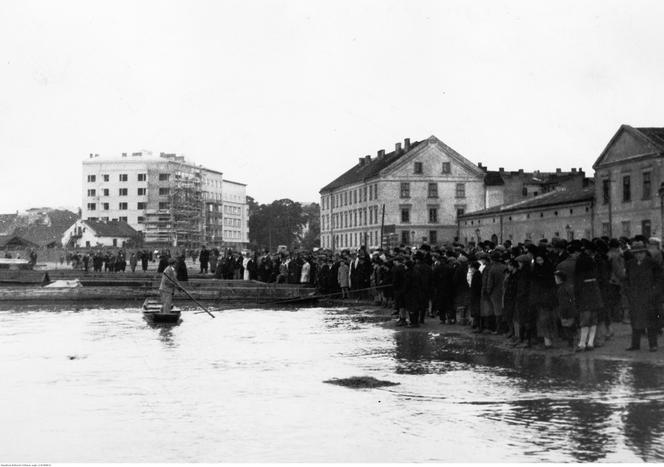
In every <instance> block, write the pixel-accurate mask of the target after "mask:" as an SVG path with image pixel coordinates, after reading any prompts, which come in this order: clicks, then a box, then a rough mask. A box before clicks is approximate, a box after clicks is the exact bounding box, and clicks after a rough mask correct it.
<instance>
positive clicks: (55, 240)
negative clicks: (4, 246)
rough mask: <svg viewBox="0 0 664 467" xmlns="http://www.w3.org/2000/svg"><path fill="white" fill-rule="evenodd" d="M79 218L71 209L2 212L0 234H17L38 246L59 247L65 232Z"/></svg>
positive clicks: (34, 209) (0, 215) (33, 209)
mask: <svg viewBox="0 0 664 467" xmlns="http://www.w3.org/2000/svg"><path fill="white" fill-rule="evenodd" d="M77 219H78V215H76V214H75V213H73V212H71V211H68V210H66V209H52V208H32V209H27V210H25V211H21V212H16V213H14V214H0V235H4V236H8V235H15V236H17V237H20V238H22V239H24V240H26V241H27V242H29V243H30V244H31V245H36V246H38V247H47V248H51V247H57V246H60V245H61V244H60V239H61V238H62V234H63V232H64V231H65V230H67V229H68V228H69V227H70V226H71V225H72V223H74V222H75V221H76V220H77Z"/></svg>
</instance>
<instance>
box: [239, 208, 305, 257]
mask: <svg viewBox="0 0 664 467" xmlns="http://www.w3.org/2000/svg"><path fill="white" fill-rule="evenodd" d="M252 201H253V200H252ZM247 202H249V200H248V199H247ZM253 211H254V212H253V213H252V206H251V204H250V206H249V241H250V242H251V243H252V245H254V247H255V248H259V249H263V248H268V249H269V250H270V251H275V250H276V248H277V247H278V246H279V245H286V246H287V247H289V248H293V247H295V246H297V245H298V244H299V239H300V235H301V233H302V229H303V227H304V225H305V224H306V222H307V217H306V215H305V214H304V211H303V209H302V205H301V204H300V203H296V202H294V201H292V200H290V199H279V200H276V201H273V202H272V203H271V204H260V205H256V207H254V210H253Z"/></svg>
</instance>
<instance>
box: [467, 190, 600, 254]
mask: <svg viewBox="0 0 664 467" xmlns="http://www.w3.org/2000/svg"><path fill="white" fill-rule="evenodd" d="M594 197H595V193H594V187H593V186H589V187H586V188H573V189H566V188H559V189H557V190H555V191H549V192H547V193H545V194H543V195H539V196H537V197H531V198H528V199H526V200H522V201H519V202H516V203H512V204H506V205H503V206H494V207H491V208H488V209H483V210H480V211H476V212H469V213H465V214H463V215H460V216H459V219H458V224H459V235H458V236H459V241H461V242H463V243H465V244H468V243H471V242H472V243H478V242H483V241H487V240H489V241H491V242H493V243H495V244H498V243H503V242H505V241H506V240H510V241H512V242H513V243H519V242H524V241H525V240H531V241H532V242H534V243H537V242H538V241H539V240H541V239H543V238H546V239H548V240H551V239H552V238H564V239H567V240H573V239H575V238H592V237H593V236H595V232H594V230H593V215H594V212H593V209H594Z"/></svg>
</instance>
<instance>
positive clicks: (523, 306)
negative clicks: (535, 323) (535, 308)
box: [514, 255, 532, 347]
mask: <svg viewBox="0 0 664 467" xmlns="http://www.w3.org/2000/svg"><path fill="white" fill-rule="evenodd" d="M516 262H517V264H518V265H519V269H518V270H517V271H516V272H515V281H516V293H515V301H514V334H515V336H517V337H518V339H519V341H518V344H522V343H525V344H524V345H525V346H526V347H530V346H531V339H532V323H531V321H532V320H531V313H530V256H528V255H520V256H517V257H516Z"/></svg>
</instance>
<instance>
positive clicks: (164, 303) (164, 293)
mask: <svg viewBox="0 0 664 467" xmlns="http://www.w3.org/2000/svg"><path fill="white" fill-rule="evenodd" d="M174 264H175V258H169V260H168V266H167V267H166V269H164V273H163V275H162V276H161V285H160V286H159V294H160V295H161V311H162V313H169V312H170V311H171V308H172V307H173V295H174V294H175V287H176V284H177V278H176V277H175V268H174V267H173V265H174Z"/></svg>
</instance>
